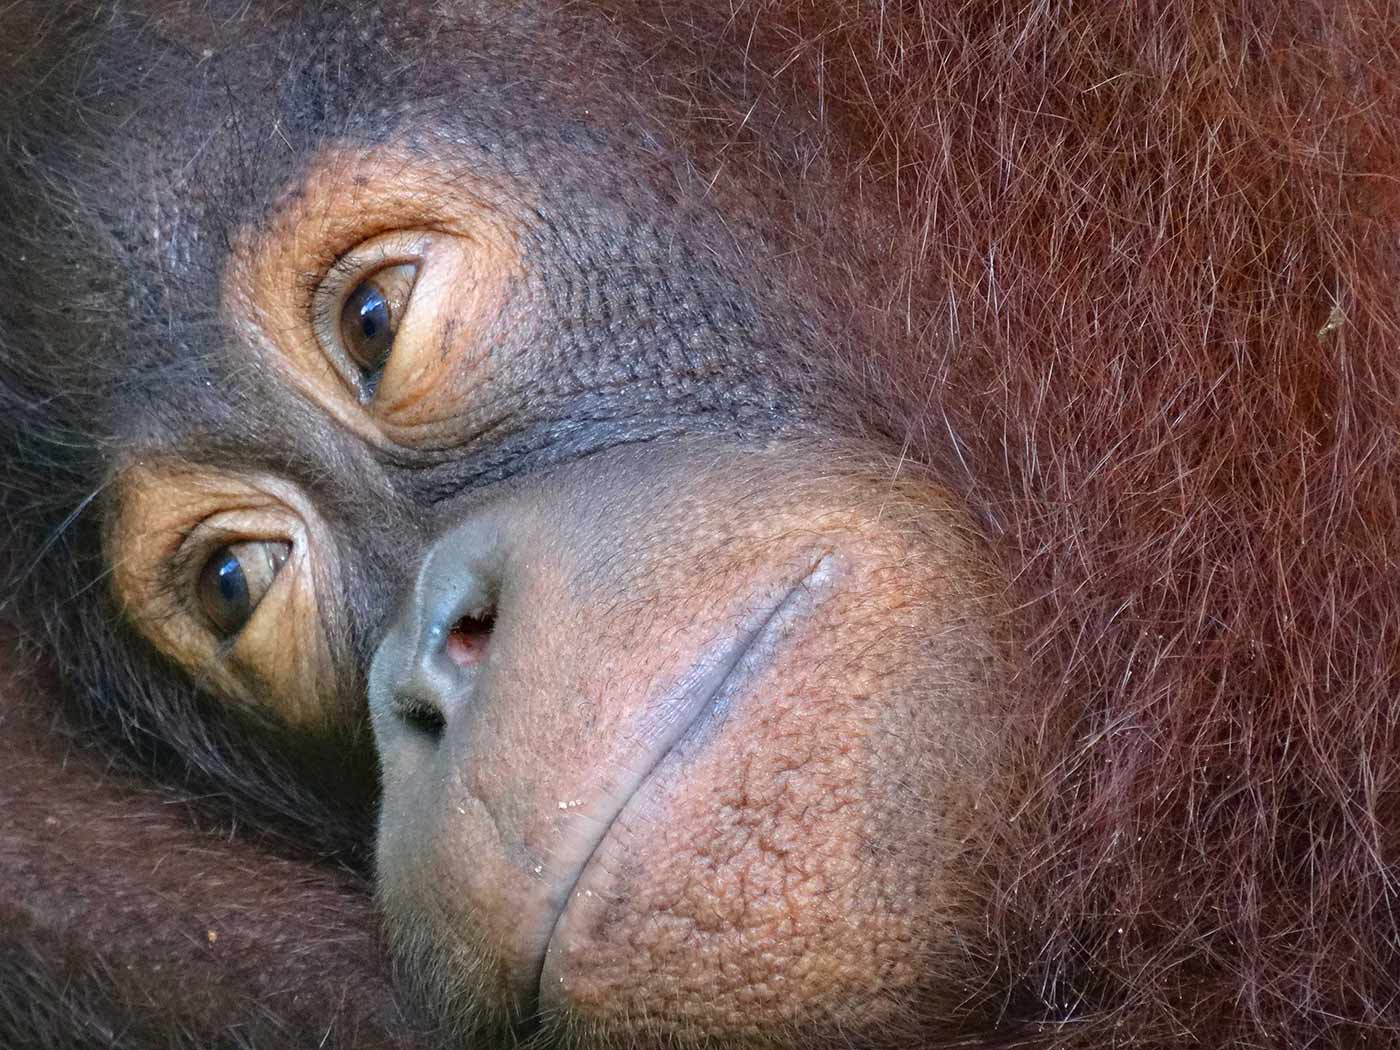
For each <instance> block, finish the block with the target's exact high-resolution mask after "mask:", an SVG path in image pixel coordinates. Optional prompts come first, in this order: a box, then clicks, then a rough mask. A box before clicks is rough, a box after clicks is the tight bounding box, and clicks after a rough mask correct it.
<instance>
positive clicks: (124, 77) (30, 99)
mask: <svg viewBox="0 0 1400 1050" xmlns="http://www.w3.org/2000/svg"><path fill="white" fill-rule="evenodd" d="M77 6H82V5H71V6H70V5H44V4H40V3H38V2H37V0H35V2H33V3H30V4H29V5H28V6H26V7H25V8H24V9H23V10H22V11H21V12H20V13H19V15H18V16H17V20H16V22H15V26H16V32H15V33H14V34H13V35H12V36H9V37H7V38H6V43H5V44H3V45H0V46H4V47H6V51H5V53H4V55H3V58H0V63H3V65H0V70H3V72H4V73H6V74H11V75H13V78H14V80H13V83H14V85H15V88H14V90H12V91H10V92H7V93H5V94H4V95H3V96H0V132H4V133H5V137H6V138H7V140H8V141H9V142H11V143H14V144H15V145H16V149H15V150H14V151H13V153H12V156H11V161H10V164H9V165H7V166H11V171H12V172H13V183H14V194H13V197H12V199H11V200H10V201H8V202H5V203H7V204H8V205H9V208H7V209H6V210H10V208H13V212H14V214H16V215H19V216H24V217H26V218H27V219H28V220H29V226H30V230H31V231H32V233H31V239H32V251H31V252H25V253H23V255H24V266H23V267H21V268H20V269H21V270H23V271H24V272H17V273H16V275H15V283H16V284H17V285H18V286H20V287H21V288H22V289H23V292H22V294H23V296H24V297H25V298H27V299H29V300H30V301H34V302H62V303H64V305H65V308H66V309H67V310H68V311H69V312H70V314H71V316H70V317H68V318H66V319H65V320H63V321H62V322H61V323H62V324H65V325H68V326H69V327H70V328H72V329H73V330H74V331H73V332H72V333H71V335H72V343H73V345H74V346H75V347H76V346H79V345H82V346H84V347H92V348H94V349H96V344H95V342H94V341H95V340H96V341H102V340H107V339H111V340H115V341H120V342H121V343H122V344H125V345H124V348H123V350H122V352H121V353H120V354H116V353H113V354H110V355H107V358H109V359H110V360H111V361H112V362H113V367H116V365H117V364H118V363H119V364H120V366H121V368H122V370H123V371H122V372H121V373H120V374H117V375H114V376H113V377H111V378H112V380H113V381H116V382H123V381H128V382H129V381H130V380H129V379H127V378H126V377H129V376H131V375H133V374H135V373H138V372H139V373H141V374H142V375H143V376H144V377H146V379H145V380H144V381H143V382H142V383H141V384H139V386H137V387H135V388H134V389H133V391H132V393H133V396H138V397H139V396H141V395H142V393H143V391H150V392H151V396H152V398H153V399H155V400H159V399H160V398H163V397H165V392H164V390H162V391H161V392H160V394H159V395H158V396H157V395H156V393H155V392H154V391H153V390H152V384H151V383H150V381H149V380H150V378H151V377H155V378H157V379H158V380H159V384H158V385H160V386H161V387H162V388H168V389H172V390H173V389H177V388H178V386H179V385H180V384H181V383H182V382H187V383H192V384H200V385H202V384H206V383H207V382H208V380H209V377H208V376H207V375H206V372H207V370H208V369H209V368H211V367H214V368H217V367H218V362H217V359H216V356H211V354H210V353H209V352H207V351H208V349H209V348H211V347H214V346H216V345H217V343H218V341H219V325H220V319H219V317H218V310H219V306H220V295H221V289H222V282H223V278H224V270H225V268H226V267H227V265H228V258H229V250H230V248H231V247H232V246H234V245H236V244H238V243H239V242H240V240H241V239H244V234H245V233H246V231H248V230H250V229H253V230H258V229H263V228H266V227H267V226H268V225H269V219H270V217H272V215H273V213H277V212H281V211H285V210H286V209H287V208H288V207H294V206H296V204H297V201H296V198H297V197H298V195H300V194H304V193H306V192H307V190H306V187H307V185H308V183H310V182H314V181H315V180H314V179H310V178H309V176H310V175H312V174H314V171H313V169H314V166H315V165H316V164H317V163H319V162H320V159H322V158H324V157H325V156H327V155H333V154H335V153H337V152H339V153H341V154H342V155H344V154H346V153H347V152H358V153H360V154H362V155H368V156H371V157H372V156H377V155H381V154H382V155H383V156H385V157H386V158H388V157H390V156H392V157H395V158H403V157H404V156H412V155H413V154H414V153H417V154H419V155H421V158H422V160H423V161H424V162H425V163H427V164H431V163H433V162H434V160H436V159H439V158H441V159H443V160H445V161H447V163H444V164H443V165H442V166H443V167H444V168H451V169H455V170H461V171H463V172H464V173H466V174H467V175H469V176H470V178H471V179H472V180H473V181H474V182H475V183H476V185H477V186H478V187H489V186H492V185H494V186H496V187H498V188H500V190H501V195H502V197H508V198H512V199H514V200H516V201H520V202H524V203H525V204H529V203H532V202H535V201H537V200H540V199H542V198H543V197H546V196H547V197H548V198H549V200H550V201H551V202H552V204H553V205H554V210H555V212H556V213H559V214H566V215H570V216H581V215H598V214H608V213H610V212H611V210H612V209H613V208H614V205H615V204H616V202H617V201H624V202H625V204H626V206H627V207H629V208H633V209H635V208H637V207H639V206H640V205H639V204H638V201H639V199H640V198H641V197H643V196H645V195H647V194H650V193H654V192H657V187H670V188H674V187H675V186H676V184H677V181H678V178H677V175H676V174H675V173H674V172H672V171H670V170H669V167H668V166H669V165H670V164H672V163H677V162H676V161H675V152H674V151H669V152H668V151H666V150H664V149H661V150H658V149H657V143H658V138H659V132H658V131H657V130H656V125H655V124H654V123H653V124H652V126H649V127H643V126H642V125H645V124H647V122H646V121H645V120H639V119H637V118H638V117H639V115H640V114H641V110H640V109H638V108H637V107H638V104H637V103H635V102H634V101H626V100H625V99H626V97H627V93H626V92H622V91H618V90H615V84H614V88H609V87H608V85H607V83H606V81H607V80H608V77H607V75H605V70H606V69H607V68H609V67H610V66H614V65H615V64H614V63H610V62H609V61H608V60H606V59H605V58H604V57H602V55H603V49H591V48H588V47H580V45H579V42H578V39H577V36H575V37H574V39H573V42H572V44H570V45H569V47H570V48H571V50H572V54H571V55H570V56H569V57H568V61H567V68H565V65H566V63H565V60H564V58H563V57H562V56H563V55H564V53H565V43H563V42H562V41H563V39H564V38H565V37H567V36H568V33H569V31H570V27H568V26H563V25H562V24H561V22H560V19H559V17H558V16H557V15H556V16H550V17H548V18H545V17H544V16H542V15H541V14H540V11H539V10H537V9H536V8H534V7H533V6H531V5H521V4H513V3H511V4H492V5H486V4H473V3H460V4H452V3H444V4H434V5H426V4H417V3H411V2H389V3H379V4H374V5H363V4H353V5H351V4H329V3H307V4H287V3H250V4H239V5H189V4H174V3H167V4H161V3H150V2H148V3H146V4H139V3H138V4H130V5H121V6H120V7H113V8H111V9H104V10H103V11H102V12H101V13H100V17H99V16H97V15H95V14H94V13H93V12H92V11H91V10H88V11H87V12H86V13H82V12H78V13H75V11H74V8H75V7H77ZM60 7H61V8H63V10H57V9H58V8H60ZM7 18H8V15H7ZM587 56H592V57H587ZM584 65H587V66H589V68H590V69H592V68H593V67H594V66H596V67H597V68H596V74H597V75H589V74H588V73H587V72H582V71H581V66H584ZM6 100H8V103H7V101H6ZM609 107H612V108H611V109H610V108H609ZM619 107H629V113H630V116H628V117H624V116H622V115H621V114H620V113H619V112H618V109H619ZM632 109H635V110H636V112H631V110H632ZM639 143H642V144H644V145H643V148H642V149H639V148H638V146H639ZM380 147H384V148H382V149H381V148H380ZM648 151H649V152H648ZM624 155H625V156H626V157H627V158H628V162H627V163H626V164H618V163H616V162H615V161H616V159H617V158H619V157H621V156H624ZM658 155H662V156H666V157H667V158H668V159H667V160H666V161H664V162H662V163H661V164H660V166H659V168H660V170H658V165H657V164H656V162H655V157H656V156H658ZM648 156H649V157H650V158H651V160H650V161H649V162H648V161H647V160H646V159H645V158H647V157H648ZM610 158H611V159H612V161H613V162H610ZM639 158H642V159H639ZM386 162H387V163H392V162H394V161H386ZM647 163H650V165H651V166H650V168H649V169H647V167H646V165H647ZM624 173H629V174H624ZM0 189H3V187H0ZM704 189H705V187H701V188H700V190H697V192H696V194H695V199H700V197H702V196H703V195H704V194H703V192H702V191H703V190H704ZM664 192H666V193H668V194H669V193H670V192H671V190H670V189H667V190H665V191H664ZM670 203H671V202H669V201H667V202H663V206H662V207H653V208H649V209H648V211H649V212H650V214H652V215H662V214H673V213H674V211H675V209H673V208H670V207H669V204H670ZM668 221H669V220H668ZM36 260H41V261H47V263H49V264H51V265H48V266H45V265H43V264H42V262H41V264H40V265H36V264H35V261H36ZM17 265H18V264H17ZM75 276H76V278H77V279H75ZM75 288H82V289H85V294H84V295H82V296H81V297H75V295H74V289H75ZM54 323H60V322H54ZM79 329H82V330H81V331H79ZM82 356H84V357H91V358H92V360H93V361H94V364H95V367H96V368H97V369H98V374H99V375H100V371H101V368H102V366H103V362H104V357H103V355H101V354H100V353H94V354H89V352H88V351H87V350H84V352H83V355H82ZM214 400H217V392H216V395H215V398H214ZM202 403H203V404H205V405H206V406H207V407H208V408H212V407H214V406H213V405H212V404H211V402H210V400H209V395H207V394H206V395H204V400H203V401H202ZM128 407H130V406H128ZM126 415H127V416H128V417H129V418H139V419H142V420H147V419H159V418H160V415H161V412H160V411H159V405H157V406H156V408H155V410H154V411H152V412H150V413H137V412H131V411H128V412H127V413H126ZM178 423H179V421H178V420H172V425H176V424H178ZM215 425H216V426H217V423H216V424H215Z"/></svg>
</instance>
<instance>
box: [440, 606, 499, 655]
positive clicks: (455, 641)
mask: <svg viewBox="0 0 1400 1050" xmlns="http://www.w3.org/2000/svg"><path fill="white" fill-rule="evenodd" d="M495 626H496V612H495V610H494V609H493V610H490V611H488V612H484V613H481V614H480V615H477V616H463V617H462V618H461V619H460V620H458V621H457V622H456V623H454V624H453V625H452V630H451V631H449V632H448V634H447V645H446V651H447V657H448V659H450V660H451V661H452V662H453V663H454V664H456V665H457V666H458V667H472V666H475V665H476V664H478V663H480V662H481V661H482V660H483V659H484V658H485V657H486V646H487V643H488V642H489V641H490V640H491V632H492V630H494V629H495Z"/></svg>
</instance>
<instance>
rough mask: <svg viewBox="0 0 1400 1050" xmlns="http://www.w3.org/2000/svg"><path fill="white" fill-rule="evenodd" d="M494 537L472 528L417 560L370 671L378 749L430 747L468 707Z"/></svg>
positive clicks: (497, 555)
mask: <svg viewBox="0 0 1400 1050" xmlns="http://www.w3.org/2000/svg"><path fill="white" fill-rule="evenodd" d="M501 572H502V548H501V542H500V536H499V533H498V531H497V530H496V529H495V527H494V526H491V525H490V524H489V523H481V522H473V523H469V524H467V525H463V526H459V527H458V528H456V529H453V530H451V531H449V532H447V533H444V534H443V535H442V536H440V537H438V539H437V540H435V541H434V542H433V543H432V544H431V545H430V546H429V547H428V549H427V550H426V551H425V552H424V557H423V561H422V563H421V565H420V566H419V569H418V574H417V577H416V578H415V580H414V584H413V588H412V590H411V591H410V592H409V594H408V595H406V596H405V598H404V601H403V604H402V605H401V606H400V608H399V612H398V616H397V618H396V619H395V621H394V623H393V624H392V625H391V626H390V628H389V630H388V631H387V632H386V634H385V636H384V638H383V639H382V640H381V642H380V643H379V647H378V649H377V650H376V652H375V654H374V659H373V661H372V663H371V665H370V680H369V703H370V711H371V714H372V716H373V719H374V724H375V732H376V734H378V735H379V739H380V745H381V748H383V747H386V746H388V744H389V742H390V741H392V740H402V741H403V742H405V743H407V742H408V741H410V740H413V739H418V740H425V739H426V740H427V741H430V742H432V743H436V742H437V741H438V740H440V739H441V738H442V736H443V735H444V733H446V732H447V731H448V729H449V728H450V726H451V724H452V723H453V722H455V721H456V720H457V719H458V716H459V713H460V712H461V711H462V710H463V709H464V708H465V707H466V706H467V705H469V704H470V702H471V699H472V697H473V694H474V693H475V691H476V689H477V680H478V678H479V677H480V671H481V664H482V663H483V661H485V660H486V659H487V654H488V652H489V644H490V640H491V635H492V632H493V630H494V628H495V624H496V605H497V600H498V596H499V595H500V593H501V586H500V584H501Z"/></svg>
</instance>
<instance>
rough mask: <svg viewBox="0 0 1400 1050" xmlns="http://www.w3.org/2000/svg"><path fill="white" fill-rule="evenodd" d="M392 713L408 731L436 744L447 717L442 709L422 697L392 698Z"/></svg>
mask: <svg viewBox="0 0 1400 1050" xmlns="http://www.w3.org/2000/svg"><path fill="white" fill-rule="evenodd" d="M394 713H395V714H396V715H398V717H399V719H400V721H402V722H403V723H404V725H405V726H407V727H408V728H409V729H411V730H414V731H415V732H418V733H422V734H423V735H424V736H426V737H427V738H428V739H429V740H431V741H433V742H434V743H437V742H438V741H439V740H441V739H442V734H443V731H444V730H445V729H446V728H447V716H446V715H445V714H443V712H442V709H441V708H440V707H438V705H437V704H435V703H432V702H431V701H425V700H424V699H423V698H422V697H417V696H406V695H399V696H396V697H395V698H394Z"/></svg>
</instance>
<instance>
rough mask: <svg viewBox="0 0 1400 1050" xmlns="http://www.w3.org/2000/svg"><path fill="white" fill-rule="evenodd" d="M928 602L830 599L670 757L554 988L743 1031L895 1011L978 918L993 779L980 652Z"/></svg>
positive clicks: (592, 879)
mask: <svg viewBox="0 0 1400 1050" xmlns="http://www.w3.org/2000/svg"><path fill="white" fill-rule="evenodd" d="M880 575H881V574H879V573H868V574H867V578H866V579H865V580H862V581H859V583H858V587H859V590H860V591H861V592H863V593H866V594H869V593H871V592H872V590H873V591H874V593H876V594H879V593H881V588H882V586H883V585H884V584H885V583H886V582H892V581H883V580H881V579H879V578H878V577H879V576H880ZM898 582H899V584H900V587H899V588H898V589H891V590H886V591H884V592H883V593H886V594H890V595H894V596H898V595H899V594H900V593H901V592H902V591H903V589H904V588H906V587H907V586H908V584H909V583H910V581H909V580H908V579H904V580H900V581H898ZM918 611H919V610H917V609H916V608H915V607H914V606H912V605H908V604H904V605H900V604H898V603H897V602H890V601H883V602H882V601H880V600H878V599H877V600H870V599H866V600H863V601H862V600H859V599H850V598H846V599H843V598H842V597H841V596H837V597H836V598H833V599H832V600H830V601H827V602H826V603H824V604H823V605H822V606H821V607H820V608H819V609H818V611H817V612H816V613H815V615H814V616H813V617H812V618H811V619H810V620H809V621H808V622H807V623H806V624H804V627H803V631H802V637H800V638H798V639H786V640H783V641H781V642H780V647H779V652H780V656H779V657H778V658H777V659H776V660H775V661H774V662H773V663H771V665H770V666H769V667H768V668H767V669H766V670H764V671H763V672H762V673H761V674H759V675H758V676H757V677H756V678H755V679H754V680H753V682H752V688H751V689H748V690H746V691H745V692H744V693H743V694H742V695H739V696H736V697H734V698H733V700H732V702H731V703H730V704H729V705H728V706H727V708H725V709H724V710H722V711H720V712H719V713H717V715H716V717H714V718H713V719H710V720H709V721H708V722H707V723H706V724H702V725H698V726H697V727H696V731H695V732H694V733H693V734H691V735H689V736H688V737H687V738H686V739H685V740H683V741H682V742H681V744H680V745H679V746H678V747H677V748H676V749H675V750H674V751H673V752H671V754H670V755H668V756H667V758H666V759H665V760H664V761H663V762H662V764H661V766H660V767H659V768H658V769H657V772H656V774H655V776H654V777H653V778H652V779H651V780H650V781H649V782H648V783H647V785H646V786H645V788H644V790H642V791H640V792H639V793H638V794H637V795H636V796H635V797H634V798H633V799H632V800H631V802H630V803H629V804H628V806H627V807H626V808H625V809H624V810H623V811H622V812H621V813H620V814H619V815H618V817H617V820H616V822H615V825H614V827H613V829H612V831H611V832H610V833H609V835H608V837H607V838H606V839H605V840H604V842H603V845H602V846H601V847H600V849H599V851H598V852H597V853H596V854H595V855H594V857H593V859H592V861H591V862H590V864H589V865H588V867H587V868H586V869H585V871H584V872H583V874H582V876H581V877H580V879H579V881H578V883H577V885H576V886H575V888H574V891H573V895H572V899H571V901H570V902H569V906H568V909H567V910H566V912H565V914H564V917H563V920H562V921H561V923H560V926H559V929H558V930H557V931H556V934H555V938H554V942H553V945H552V947H551V951H550V953H549V955H548V956H547V958H546V962H545V969H544V974H543V978H542V981H541V986H542V994H543V995H544V996H545V997H546V1000H548V998H549V997H550V996H551V995H556V996H557V997H558V999H559V1001H561V1002H567V1003H569V1005H570V1008H571V1009H573V1010H575V1011H577V1012H578V1013H579V1014H581V1015H585V1016H587V1015H589V1014H597V1015H607V1016H612V1017H617V1016H620V1015H627V1014H631V1015H632V1016H644V1015H645V1014H646V1013H647V1012H655V1013H658V1014H661V1015H663V1016H667V1017H670V1018H675V1019H685V1018H687V1017H689V1018H690V1019H691V1020H693V1021H694V1022H695V1023H696V1024H700V1025H703V1026H705V1027H707V1028H710V1029H719V1030H723V1031H727V1032H731V1033H744V1032H747V1031H753V1030H756V1027H755V1026H757V1027H758V1028H761V1029H763V1030H767V1031H771V1030H772V1029H773V1027H774V1026H775V1025H791V1024H808V1023H813V1022H815V1021H816V1020H818V1019H820V1020H821V1021H822V1022H823V1023H836V1024H838V1025H840V1026H842V1027H845V1028H848V1029H853V1028H858V1027H862V1026H865V1025H868V1024H870V1023H872V1022H876V1023H884V1022H886V1021H887V1020H889V1018H890V1017H892V1016H894V1015H895V1014H897V1013H898V1012H899V1011H900V1010H901V1009H902V1004H903V1003H905V1002H906V1001H908V1000H909V999H910V998H911V997H913V996H915V995H916V993H917V991H918V990H917V989H916V987H915V986H916V984H917V982H918V980H919V977H920V975H921V974H922V973H925V972H927V970H926V968H927V966H928V962H929V960H930V958H932V957H934V956H935V955H936V954H937V952H938V951H939V946H947V945H951V944H953V943H955V941H956V930H957V927H958V926H959V925H960V924H962V923H965V922H968V921H971V919H970V916H969V914H968V912H967V908H966V902H967V901H968V900H969V899H970V896H971V895H970V894H969V893H968V892H967V887H968V884H969V881H970V877H971V876H970V867H971V859H970V857H969V856H968V855H967V851H966V848H965V845H964V843H965V842H966V841H967V839H968V837H969V834H970V831H971V827H972V824H973V822H974V821H975V820H976V819H977V814H976V813H975V812H974V807H973V805H972V804H971V803H970V802H969V801H968V800H970V799H974V798H976V797H978V795H980V794H981V793H982V791H983V790H985V789H986V788H987V787H988V784H989V781H990V779H991V774H990V771H989V769H988V768H987V767H988V762H987V754H988V748H987V746H986V741H985V740H983V739H981V738H982V737H984V736H985V735H986V728H985V726H984V725H983V724H982V723H983V719H981V718H978V717H976V714H975V711H976V709H977V708H978V707H979V705H981V704H982V702H983V698H984V697H985V693H984V692H982V691H980V690H979V689H978V688H977V687H976V686H974V685H973V684H972V683H973V682H975V681H976V680H977V679H978V678H979V677H981V675H980V674H969V667H970V666H971V665H975V664H977V663H979V662H980V661H982V660H983V659H985V657H986V655H987V654H986V652H985V651H983V650H981V648H980V643H979V642H978V641H975V640H973V639H970V638H969V637H968V636H967V635H966V633H963V632H956V637H955V636H954V634H952V633H950V634H949V635H948V636H947V637H945V638H944V639H943V640H941V641H940V640H936V639H935V640H932V641H931V640H930V639H929V638H928V636H927V631H926V625H925V629H924V630H916V629H915V627H914V625H913V623H912V621H913V620H914V619H915V618H917V614H918ZM787 643H791V644H787ZM931 683H942V687H941V688H936V689H930V688H929V686H930V684H931ZM979 726H980V727H981V728H979ZM639 974H664V975H665V979H664V980H657V981H647V980H645V979H643V980H639V977H638V975H639Z"/></svg>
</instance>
